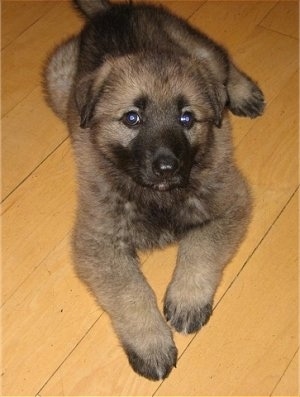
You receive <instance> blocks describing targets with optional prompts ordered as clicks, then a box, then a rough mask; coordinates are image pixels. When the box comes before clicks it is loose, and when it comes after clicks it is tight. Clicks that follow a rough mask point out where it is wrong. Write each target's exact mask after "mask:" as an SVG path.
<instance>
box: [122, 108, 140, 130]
mask: <svg viewBox="0 0 300 397" xmlns="http://www.w3.org/2000/svg"><path fill="white" fill-rule="evenodd" d="M122 121H123V123H124V124H125V125H127V126H128V127H135V126H136V125H138V124H140V123H141V118H140V116H139V114H138V113H137V112H134V111H131V112H128V113H125V114H124V116H123V118H122Z"/></svg>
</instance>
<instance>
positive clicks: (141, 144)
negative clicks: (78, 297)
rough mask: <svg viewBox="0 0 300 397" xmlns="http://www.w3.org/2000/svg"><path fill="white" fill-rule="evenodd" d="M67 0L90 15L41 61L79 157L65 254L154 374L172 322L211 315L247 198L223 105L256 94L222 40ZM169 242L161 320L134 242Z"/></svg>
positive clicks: (153, 18)
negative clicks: (173, 253) (170, 262)
mask: <svg viewBox="0 0 300 397" xmlns="http://www.w3.org/2000/svg"><path fill="white" fill-rule="evenodd" d="M76 4H77V7H78V8H79V9H80V10H81V11H82V12H83V13H84V14H85V15H86V17H87V23H86V25H85V27H84V28H83V30H82V32H81V33H80V35H79V36H77V37H73V38H71V39H70V40H69V41H67V42H65V43H63V44H62V45H61V46H59V47H58V48H57V49H56V50H55V52H54V53H53V54H52V55H51V57H50V58H49V61H48V64H47V66H46V70H45V88H46V93H47V98H48V102H49V103H50V105H51V106H52V108H53V109H54V111H55V112H56V114H58V115H59V116H60V117H61V118H62V119H63V120H66V121H67V124H68V128H69V131H70V135H71V139H72V143H73V147H74V153H75V157H76V161H77V168H78V184H79V189H78V211H77V220H76V224H75V228H74V235H73V252H74V261H75V264H76V269H77V271H78V274H79V275H80V277H81V278H82V279H83V280H84V281H85V282H86V283H87V284H88V286H89V287H90V289H91V290H92V292H93V294H94V295H95V297H96V298H97V300H98V301H99V303H100V304H101V305H102V307H103V308H104V309H105V310H106V311H107V312H108V313H109V315H110V317H111V320H112V324H113V326H114V328H115V330H116V332H117V334H118V336H119V338H120V341H121V343H122V345H123V347H124V350H125V351H126V353H127V355H128V359H129V362H130V364H131V365H132V367H133V369H134V370H135V371H136V372H138V373H139V374H141V375H143V376H145V377H147V378H149V379H153V380H158V379H162V378H165V377H166V376H167V375H168V374H169V373H170V371H171V369H172V367H173V366H175V365H176V359H177V349H176V347H175V345H174V342H173V338H172V332H171V328H170V327H169V325H170V326H171V327H173V328H174V329H175V330H177V331H178V332H183V333H192V332H196V331H198V330H199V329H200V328H201V327H202V326H203V325H204V324H205V323H206V322H207V321H208V319H209V317H210V315H211V313H212V303H213V297H214V293H215V290H216V288H217V286H218V283H219V281H220V278H221V274H222V270H223V268H224V266H225V265H226V264H227V263H228V261H229V260H230V258H231V257H232V255H234V253H235V251H236V249H237V247H238V245H239V243H240V241H241V240H242V238H243V236H244V234H245V231H246V228H247V224H248V220H249V216H250V212H251V200H250V195H249V190H248V186H247V184H246V182H245V180H244V178H243V177H242V175H241V173H240V172H239V171H238V169H237V167H236V165H235V163H234V161H233V154H232V142H231V132H230V124H229V118H228V110H230V111H231V112H233V113H234V114H236V115H239V116H249V117H256V116H258V115H260V114H261V113H262V112H263V108H264V100H263V94H262V92H261V90H260V89H259V88H258V86H257V85H256V84H255V83H254V82H253V81H252V80H251V79H250V78H249V77H248V76H247V75H246V74H245V73H243V72H242V71H240V70H239V69H238V68H237V67H236V66H235V65H234V64H233V63H232V61H231V59H230V58H229V56H228V54H227V52H226V51H225V50H224V48H222V47H221V46H219V45H218V44H216V43H215V42H213V41H212V40H211V39H209V38H208V37H207V36H205V35H204V34H202V33H200V32H199V31H197V30H195V29H193V28H192V27H191V26H189V25H188V24H187V23H186V22H184V21H183V20H182V19H180V18H177V17H176V16H174V15H172V14H170V13H169V12H168V11H167V10H165V9H164V8H161V7H155V6H152V5H140V4H139V5H131V4H114V5H111V4H110V3H109V2H108V1H103V0H102V1H101V0H100V1H98V2H96V1H94V0H92V1H90V0H77V1H76ZM173 242H178V244H179V251H178V258H177V263H176V267H175V271H174V274H173V277H172V280H171V282H170V284H169V286H168V288H167V291H166V294H165V298H164V315H165V318H166V320H167V321H165V319H164V318H163V316H162V315H161V313H160V312H159V310H158V308H157V303H156V299H155V296H154V293H153V291H152V290H151V288H150V286H149V285H148V283H147V281H146V280H145V278H144V276H143V274H142V272H141V271H140V268H139V263H138V257H137V251H138V250H143V249H151V248H155V247H164V246H165V245H166V244H169V243H173ZM167 322H168V323H169V325H168V323H167Z"/></svg>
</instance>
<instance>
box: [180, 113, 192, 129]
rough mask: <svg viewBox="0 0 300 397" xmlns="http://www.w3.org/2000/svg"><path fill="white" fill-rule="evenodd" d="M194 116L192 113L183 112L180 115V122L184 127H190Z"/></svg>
mask: <svg viewBox="0 0 300 397" xmlns="http://www.w3.org/2000/svg"><path fill="white" fill-rule="evenodd" d="M194 121H195V118H194V115H193V113H191V112H183V113H182V115H181V116H180V123H181V124H182V125H183V126H184V127H185V128H191V127H192V125H193V124H194Z"/></svg>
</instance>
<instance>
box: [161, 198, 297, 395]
mask: <svg viewBox="0 0 300 397" xmlns="http://www.w3.org/2000/svg"><path fill="white" fill-rule="evenodd" d="M297 213H298V202H297V196H296V195H295V196H294V197H293V199H292V201H291V202H290V203H289V205H288V206H287V208H286V209H285V211H284V212H283V214H282V215H281V216H280V218H279V219H278V221H277V222H276V223H275V224H274V225H273V227H272V229H271V231H270V233H269V234H268V236H267V238H266V239H265V240H264V241H263V242H262V244H261V246H260V247H259V249H258V250H257V251H256V252H255V254H254V255H253V256H252V258H251V260H250V261H249V263H248V265H247V267H246V268H245V269H244V270H243V272H242V273H241V275H240V276H239V278H238V279H237V280H236V282H235V283H234V284H233V285H232V287H231V289H230V293H228V294H227V295H226V296H225V297H224V299H223V300H222V302H221V304H219V306H218V307H217V309H216V310H215V312H214V315H213V317H212V319H211V321H210V322H209V324H208V325H207V326H206V327H205V328H204V329H203V330H202V331H201V332H200V333H199V334H198V335H197V336H196V337H195V339H194V340H193V343H192V344H191V345H190V346H189V348H188V349H187V351H186V352H185V353H184V355H183V356H182V357H181V359H180V360H179V363H178V366H177V370H176V371H174V372H173V373H171V375H170V377H169V378H168V379H167V380H166V381H165V382H164V383H163V384H162V386H161V387H160V389H159V390H158V393H157V394H156V395H269V394H270V393H271V391H272V389H273V387H274V385H275V384H276V381H277V379H278V378H280V376H281V375H282V373H283V371H284V370H285V368H286V366H287V363H288V362H289V360H290V359H291V357H292V356H293V354H294V352H295V350H296V349H297V335H298V321H297V307H296V305H295V302H297V289H298V288H297V242H298V227H297ZM283 235H284V236H287V237H288V238H285V239H283V238H282V236H283ZM279 280H280V282H279ZM254 324H255V326H254ZM241 352H242V354H241ZM293 387H295V385H294V386H293Z"/></svg>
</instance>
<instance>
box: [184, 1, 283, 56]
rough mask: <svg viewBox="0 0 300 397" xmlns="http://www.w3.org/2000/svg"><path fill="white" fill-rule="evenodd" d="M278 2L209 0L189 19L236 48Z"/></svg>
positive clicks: (232, 49) (212, 35) (223, 42)
mask: <svg viewBox="0 0 300 397" xmlns="http://www.w3.org/2000/svg"><path fill="white" fill-rule="evenodd" d="M275 4H276V2H275V1H207V2H206V3H205V4H204V5H203V6H202V7H201V8H200V9H199V11H197V12H196V13H195V14H194V15H193V16H192V17H191V19H190V22H191V23H192V24H193V25H195V26H196V27H198V28H199V29H201V30H202V31H203V32H205V33H206V34H208V35H209V36H210V37H212V38H213V39H214V40H216V41H218V42H220V43H221V44H223V45H225V46H226V47H227V48H228V49H229V50H230V51H231V52H233V51H234V50H235V48H236V47H238V46H239V45H240V43H243V42H244V41H245V40H246V39H247V38H248V36H249V35H251V33H252V32H253V30H254V28H255V27H256V26H257V25H258V24H259V23H260V22H261V21H262V19H263V18H264V17H265V16H266V15H267V14H268V12H269V11H270V10H271V9H272V7H274V5H275ZM237 21H238V22H237Z"/></svg>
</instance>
